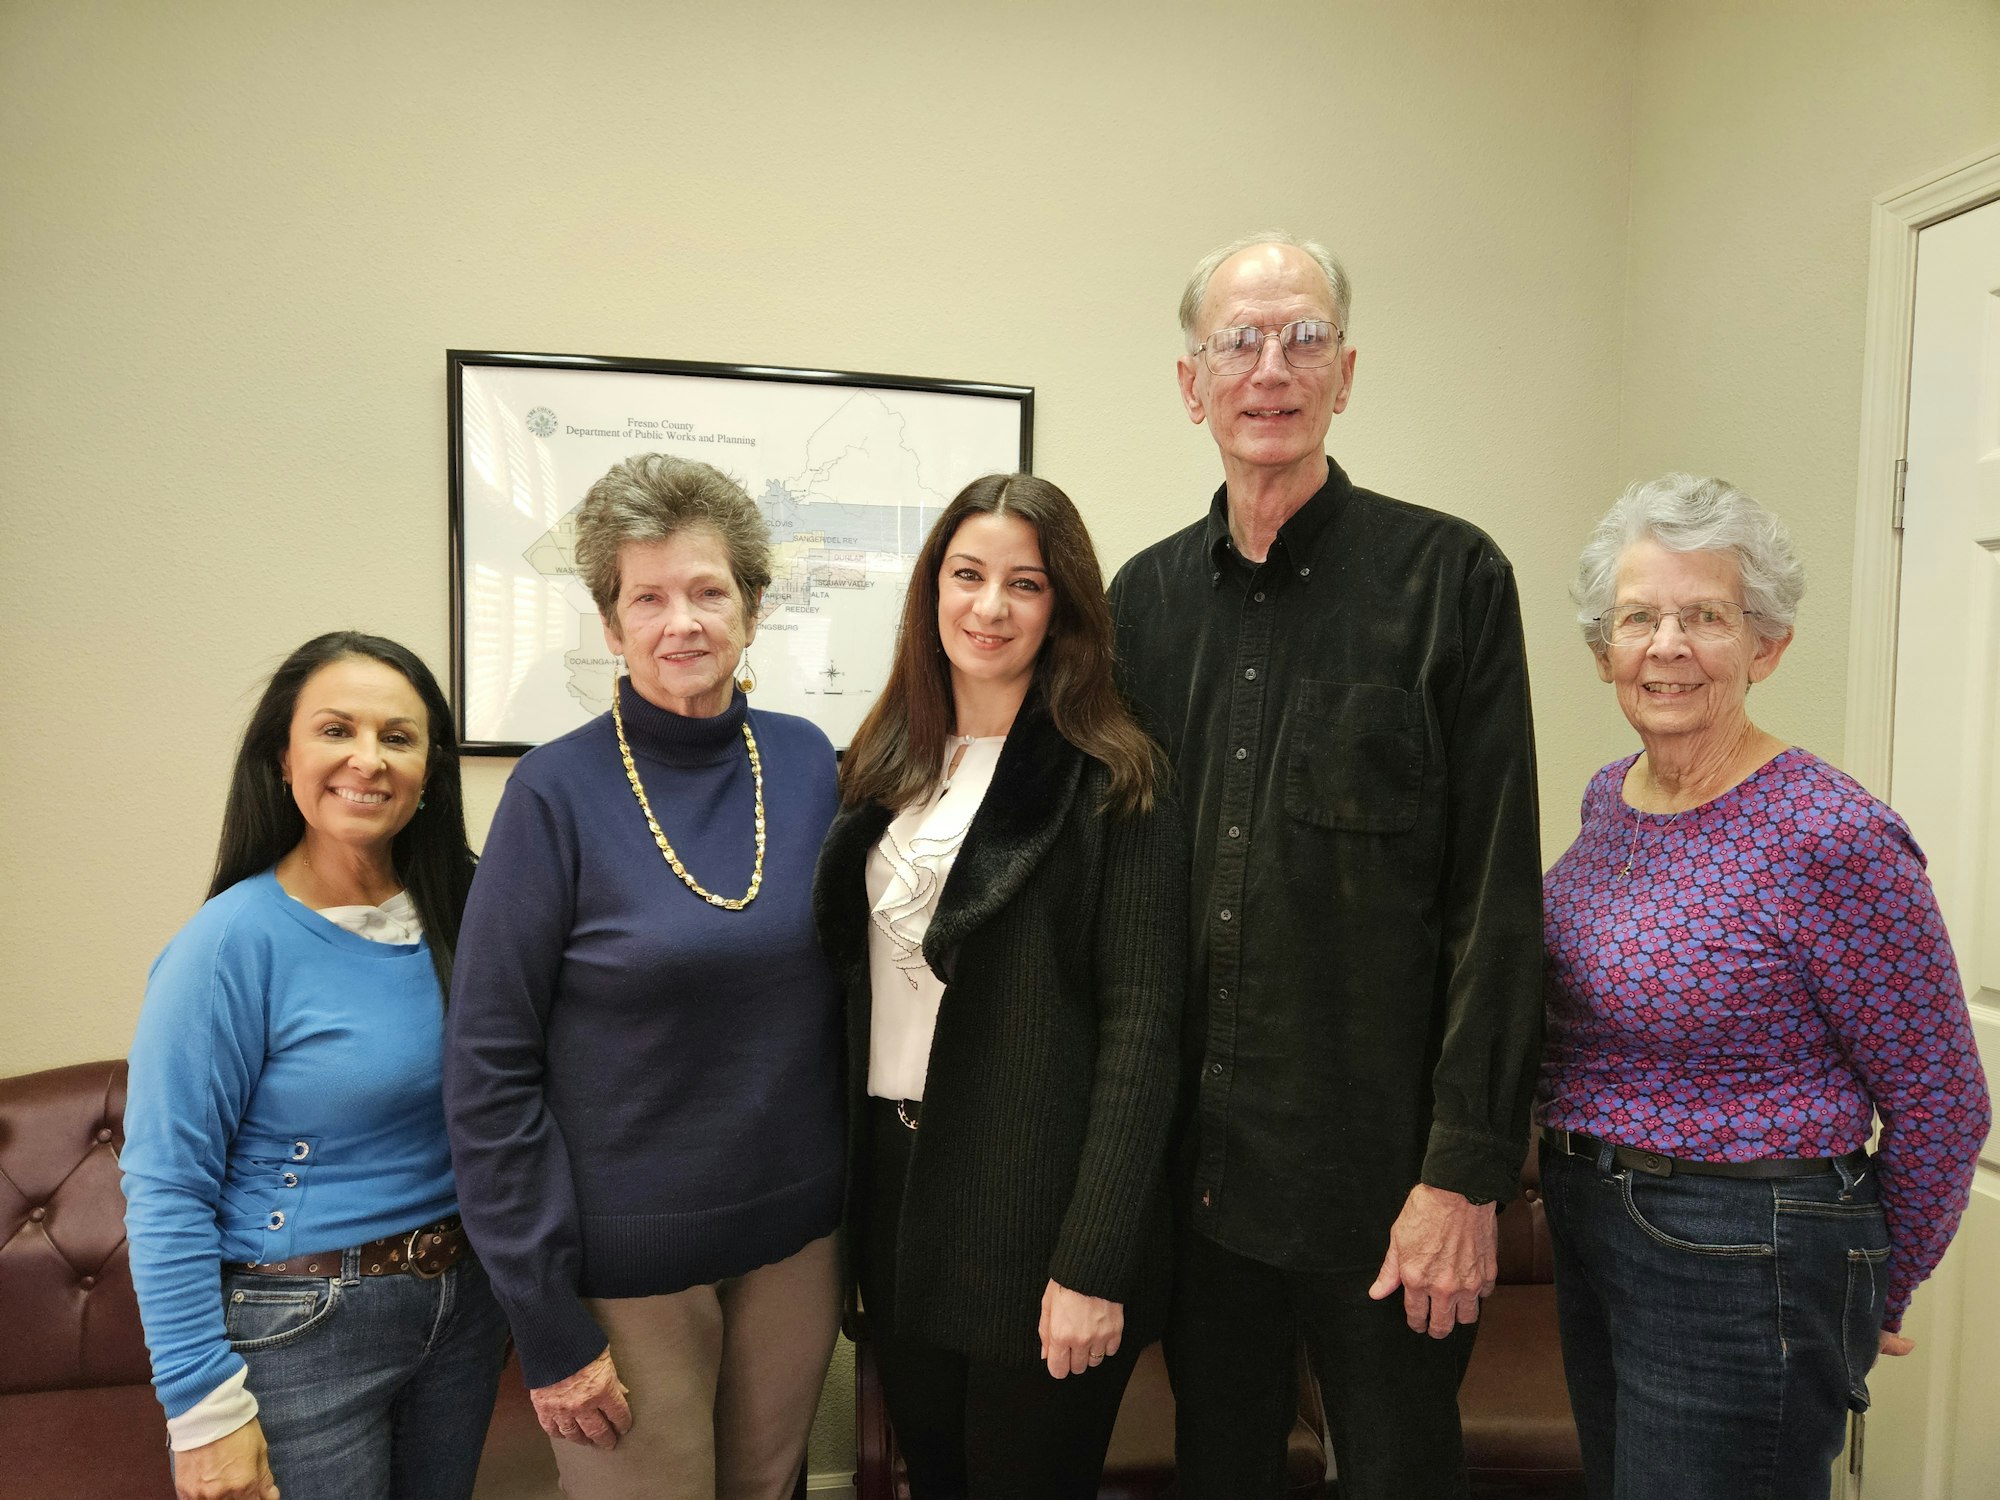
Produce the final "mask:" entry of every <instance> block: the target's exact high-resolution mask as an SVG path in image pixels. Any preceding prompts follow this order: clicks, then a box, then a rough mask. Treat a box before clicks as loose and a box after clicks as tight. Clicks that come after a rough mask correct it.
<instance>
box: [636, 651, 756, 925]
mask: <svg viewBox="0 0 2000 1500" xmlns="http://www.w3.org/2000/svg"><path fill="white" fill-rule="evenodd" d="M621 696H622V695H621V694H620V692H619V691H618V684H617V683H615V682H614V683H613V684H612V685H611V723H612V727H613V728H615V729H616V730H617V731H618V754H619V755H620V756H621V757H622V758H623V759H624V761H625V779H626V780H627V781H629V782H631V783H632V795H633V796H635V797H637V798H638V799H639V811H641V812H643V813H644V814H645V815H646V826H647V827H648V828H650V829H652V830H653V842H654V843H656V844H658V845H659V846H660V853H662V854H664V855H665V856H666V857H667V863H668V865H670V866H671V867H672V868H673V872H674V873H675V874H676V875H678V876H680V878H681V880H682V881H683V882H684V883H685V884H686V886H687V888H688V889H689V890H691V891H693V892H694V893H695V894H696V895H697V896H699V897H701V899H702V900H704V901H706V902H707V903H708V904H709V905H710V906H719V907H721V908H722V909H723V910H724V911H741V910H743V908H744V907H746V906H748V905H749V904H750V903H751V902H752V901H755V900H756V899H757V892H758V890H759V889H761V888H762V886H763V884H764V762H763V761H762V760H760V759H759V758H758V755H757V736H756V735H754V734H752V733H751V732H750V719H749V716H748V715H747V714H746V715H745V716H744V719H743V743H744V744H746V745H748V746H749V747H750V778H751V780H752V781H753V782H754V783H755V785H756V788H757V862H756V864H755V865H753V866H752V867H751V870H750V889H749V890H747V891H745V892H744V893H743V895H742V897H741V899H739V900H735V901H732V900H730V899H729V897H727V896H718V895H716V894H715V892H714V891H710V890H704V889H703V888H702V884H701V882H700V881H698V880H696V879H695V878H694V876H692V875H690V874H688V868H687V866H686V865H684V864H682V863H681V857H680V856H679V855H678V854H676V853H674V846H673V845H672V844H670V843H668V842H667V836H666V834H665V833H664V832H662V831H661V829H660V820H659V819H658V818H656V817H654V816H653V804H652V803H650V802H648V801H647V800H646V789H645V788H644V787H643V786H641V785H640V784H639V768H638V767H637V766H635V765H633V764H632V747H631V746H630V745H628V744H627V743H626V742H625V715H624V714H623V713H622V712H621V711H620V710H619V707H618V700H619V698H620V697H621Z"/></svg>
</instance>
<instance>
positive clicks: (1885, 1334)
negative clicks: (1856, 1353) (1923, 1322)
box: [1876, 1328, 1917, 1355]
mask: <svg viewBox="0 0 2000 1500" xmlns="http://www.w3.org/2000/svg"><path fill="white" fill-rule="evenodd" d="M1916 1347H1917V1341H1916V1340H1915V1339H1906V1338H1904V1337H1903V1336H1902V1335H1901V1334H1900V1333H1891V1332H1889V1330H1888V1329H1886V1328H1882V1329H1878V1330H1877V1331H1876V1348H1877V1349H1879V1350H1880V1351H1881V1352H1882V1353H1884V1354H1895V1355H1903V1354H1908V1353H1909V1352H1910V1351H1911V1350H1912V1349H1914V1348H1916Z"/></svg>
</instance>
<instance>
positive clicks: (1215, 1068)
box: [1208, 1063, 1222, 1078]
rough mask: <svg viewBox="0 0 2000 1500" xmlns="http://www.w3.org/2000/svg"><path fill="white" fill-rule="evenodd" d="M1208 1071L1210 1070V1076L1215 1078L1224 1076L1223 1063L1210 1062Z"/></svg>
mask: <svg viewBox="0 0 2000 1500" xmlns="http://www.w3.org/2000/svg"><path fill="white" fill-rule="evenodd" d="M1208 1071H1209V1076H1210V1077H1213V1078H1220V1077H1221V1076H1222V1064H1221V1063H1210V1064H1209V1065H1208Z"/></svg>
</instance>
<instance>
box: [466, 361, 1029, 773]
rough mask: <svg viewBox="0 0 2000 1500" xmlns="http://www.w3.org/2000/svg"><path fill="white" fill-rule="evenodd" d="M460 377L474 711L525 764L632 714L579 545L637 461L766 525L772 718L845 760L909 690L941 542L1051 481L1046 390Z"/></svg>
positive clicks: (819, 380) (946, 384)
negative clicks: (915, 610) (920, 585)
mask: <svg viewBox="0 0 2000 1500" xmlns="http://www.w3.org/2000/svg"><path fill="white" fill-rule="evenodd" d="M445 364H446V376H447V390H448V395H449V410H450V449H451V594H452V611H451V614H452V621H451V623H452V638H451V647H452V692H453V699H454V702H455V704H456V706H457V711H458V731H459V737H460V740H461V743H462V744H463V747H464V749H465V750H466V751H467V752H469V753H471V754H485V755H519V754H520V753H521V752H522V751H524V750H526V749H528V748H529V747H530V746H533V745H537V744H540V743H541V742H542V741H544V740H549V739H554V738H555V737H556V736H557V735H560V734H563V733H566V732H567V731H569V730H571V729H574V728H575V727H576V726H577V725H579V724H582V723H583V722H584V721H586V720H587V719H590V718H593V717H595V716H596V715H598V714H600V713H603V712H604V711H605V710H607V709H608V708H610V706H611V682H612V660H613V658H612V653H611V649H610V648H609V647H608V646H607V645H605V642H604V631H603V628H602V626H601V625H600V623H599V621H598V617H597V610H596V607H595V606H594V605H593V604H592V603H591V600H590V594H589V591H588V590H587V589H585V588H584V586H583V583H582V581H581V580H580V579H579V578H578V577H577V574H576V548H575V543H576V530H575V527H576V511H577V507H578V506H579V505H580V504H581V503H582V501H583V496H584V492H585V491H586V490H588V489H589V488H590V486H591V485H592V484H593V483H595V482H596V481H597V480H598V479H599V478H600V477H601V476H602V475H603V474H604V472H605V471H606V470H607V469H609V468H610V467H611V466H612V465H613V464H615V463H617V462H618V461H619V460H621V459H624V458H627V457H630V456H631V455H632V454H635V453H670V454H672V455H674V456H675V457H678V458H690V459H698V460H700V461H701V462H703V463H708V464H713V465H714V466H715V467H716V468H718V469H720V470H722V471H723V472H724V473H726V474H728V475H730V476H731V477H733V478H734V479H736V480H737V482H738V483H740V484H741V485H742V486H743V488H744V490H745V491H747V492H748V493H749V495H750V498H751V499H752V500H754V501H755V502H756V503H757V505H758V508H759V509H761V510H762V511H763V513H764V518H765V520H766V521H767V522H768V523H769V524H770V528H771V543H772V552H773V561H774V564H775V566H774V567H773V569H772V574H773V579H772V583H771V587H770V588H769V589H768V590H767V591H766V592H765V595H764V600H763V605H762V608H761V610H760V612H759V615H758V625H757V640H756V644H755V646H754V647H752V650H751V659H752V663H753V665H754V666H755V668H756V674H757V689H756V694H755V698H754V699H753V701H754V703H755V705H756V706H757V707H758V708H767V709H776V710H779V711H781V712H784V713H794V714H800V715H803V716H804V717H806V718H809V719H811V720H812V721H813V722H814V723H816V724H818V725H819V726H820V728H822V729H824V730H825V731H826V733H827V736H828V737H829V738H830V739H831V740H832V741H833V742H834V744H835V745H837V746H845V745H846V744H847V742H848V741H849V739H851V738H852V736H853V733H854V730H855V728H856V726H857V725H859V724H860V722H861V716H862V715H863V714H865V713H866V712H867V711H868V708H869V706H870V705H871V704H872V703H873V702H874V701H875V695H876V693H877V692H879V691H880V690H881V686H882V683H883V681H884V679H885V678H886V677H887V675H888V669H889V658H890V652H891V649H892V647H893V645H894V643H895V637H896V626H897V621H898V618H899V616H900V613H901V609H902V602H903V590H904V586H905V584H906V583H907V582H908V580H909V575H910V566H911V563H912V560H913V559H914V557H915V555H916V551H917V548H918V547H919V546H921V545H922V543H923V539H924V535H925V533H926V532H927V531H928V530H929V529H930V526H931V523H932V522H933V521H934V520H935V519H936V518H937V515H938V513H939V511H941V510H942V509H943V508H944V506H945V505H946V504H947V503H948V502H949V501H950V500H951V498H952V496H954V495H956V494H957V493H958V492H959V490H961V489H963V488H964V487H965V485H966V484H967V483H969V482H970V481H972V480H974V479H977V478H978V477H979V476H980V475H982V474H993V473H1011V472H1016V471H1020V472H1026V471H1027V469H1028V467H1029V463H1030V461H1031V459H1032V438H1033V427H1034V399H1035V397H1034V391H1033V390H1032V389H1031V388H1029V387H1025V386H1007V385H986V384H979V383H975V382H970V381H958V380H928V379H917V378H904V377H899V376H890V375H852V374H842V373H838V372H835V371H830V370H787V369H777V368H771V367H765V366H751V365H720V364H694V363H688V362H684V361H677V360H648V359H602V358H597V357H594V356H587V355H567V354H500V353H487V352H473V351H468V350H462V349H453V350H449V351H447V353H446V356H445Z"/></svg>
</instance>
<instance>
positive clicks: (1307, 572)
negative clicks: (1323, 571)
mask: <svg viewBox="0 0 2000 1500" xmlns="http://www.w3.org/2000/svg"><path fill="white" fill-rule="evenodd" d="M1312 573H1313V570H1312V569H1311V568H1300V569H1299V577H1301V578H1310V577H1312Z"/></svg>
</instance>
